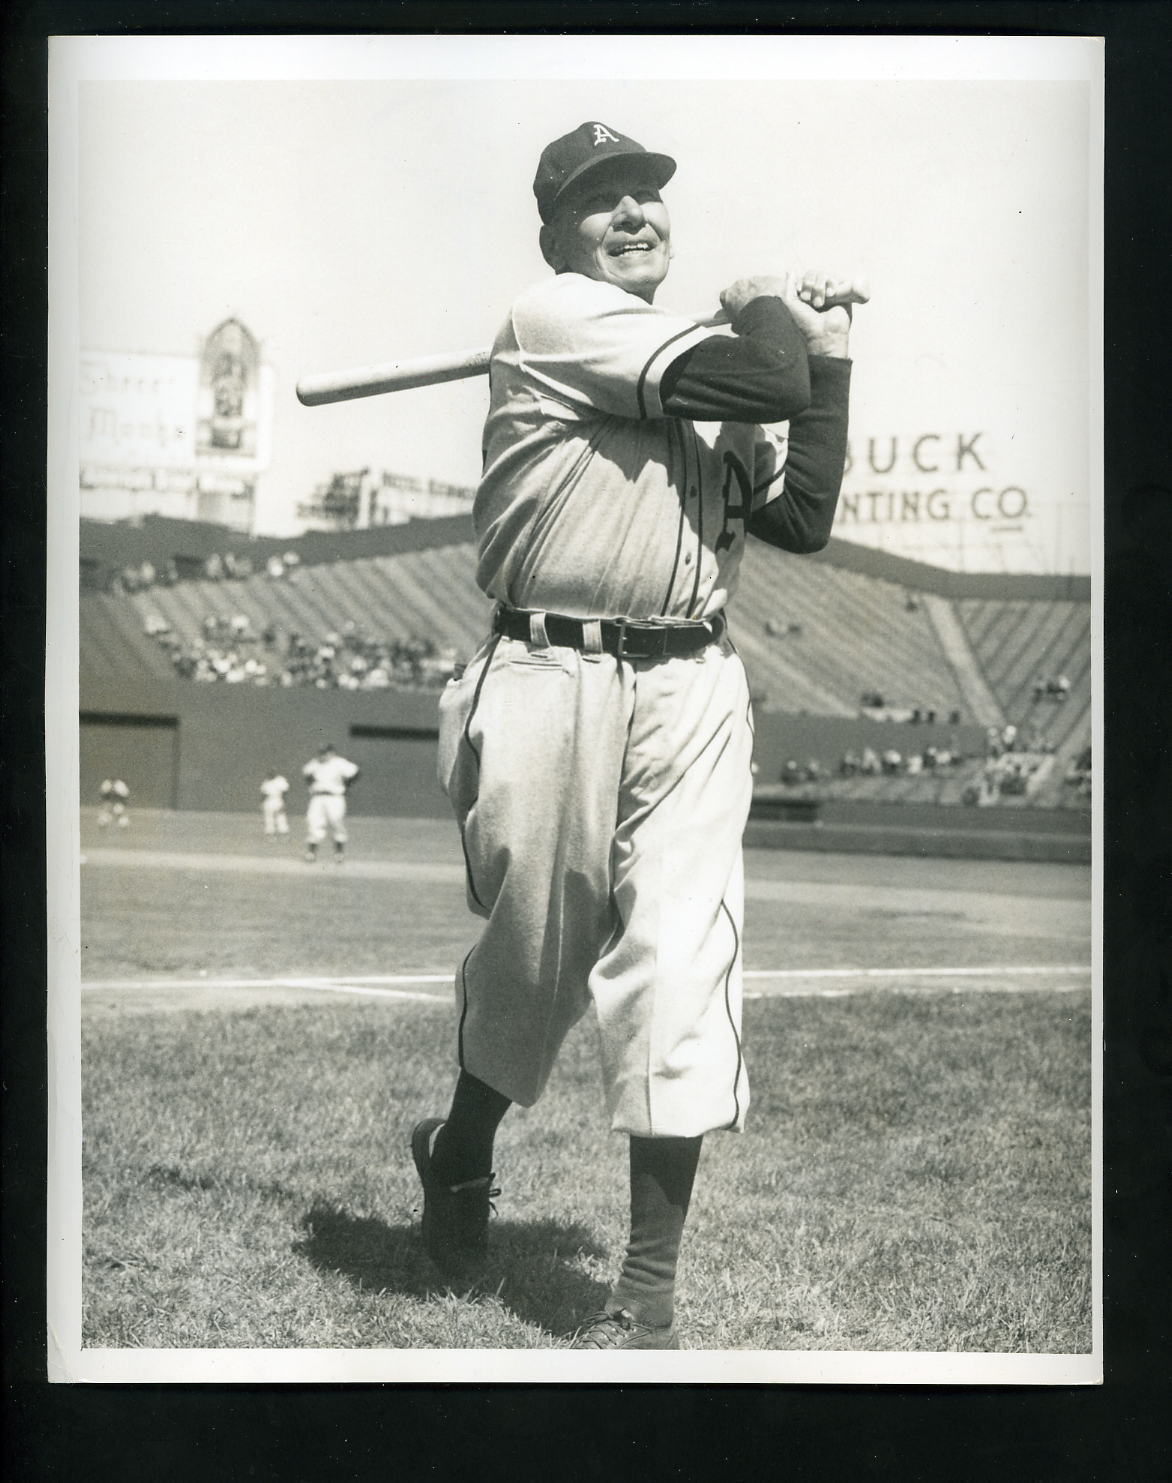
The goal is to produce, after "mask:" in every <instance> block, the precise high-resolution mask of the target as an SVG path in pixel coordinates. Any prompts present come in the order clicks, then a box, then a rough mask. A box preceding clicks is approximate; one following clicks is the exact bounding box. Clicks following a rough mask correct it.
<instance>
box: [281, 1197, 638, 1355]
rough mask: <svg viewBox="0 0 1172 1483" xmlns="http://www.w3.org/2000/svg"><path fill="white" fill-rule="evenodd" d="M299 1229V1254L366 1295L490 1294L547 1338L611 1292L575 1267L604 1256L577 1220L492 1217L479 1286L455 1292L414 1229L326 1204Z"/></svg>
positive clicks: (464, 1285) (576, 1320)
mask: <svg viewBox="0 0 1172 1483" xmlns="http://www.w3.org/2000/svg"><path fill="white" fill-rule="evenodd" d="M301 1224H302V1228H303V1230H304V1231H305V1237H304V1239H303V1240H301V1241H298V1242H296V1243H295V1244H294V1247H293V1249H294V1251H295V1252H297V1254H298V1255H300V1256H303V1257H305V1258H306V1259H307V1260H308V1261H310V1262H312V1263H313V1265H314V1266H315V1267H318V1268H319V1269H320V1270H322V1271H326V1272H337V1273H339V1274H341V1276H343V1277H345V1278H347V1279H348V1280H349V1281H350V1282H352V1283H354V1285H355V1286H356V1287H360V1288H361V1289H362V1290H363V1291H364V1292H395V1293H402V1294H404V1295H406V1296H408V1297H415V1298H420V1299H423V1298H426V1297H427V1296H428V1295H429V1294H432V1293H435V1292H445V1291H451V1292H455V1293H460V1294H462V1295H465V1296H467V1297H468V1298H469V1299H470V1300H475V1299H476V1298H477V1297H484V1296H492V1297H495V1298H496V1299H497V1300H498V1301H499V1302H500V1303H501V1304H502V1305H503V1306H504V1307H505V1308H507V1309H508V1310H509V1311H510V1312H511V1313H513V1314H515V1315H516V1316H517V1317H518V1318H520V1319H521V1320H522V1321H523V1322H525V1323H530V1324H533V1325H535V1326H536V1327H538V1328H541V1329H543V1330H544V1331H545V1332H546V1333H549V1334H564V1333H566V1332H567V1331H568V1330H569V1329H571V1328H572V1327H573V1326H574V1325H575V1324H576V1323H579V1322H581V1320H582V1318H583V1316H584V1315H585V1314H587V1313H591V1312H596V1311H597V1310H598V1309H599V1308H600V1307H601V1306H602V1303H603V1300H604V1299H605V1297H606V1295H607V1292H608V1291H609V1289H608V1287H607V1285H606V1283H604V1282H599V1281H597V1280H596V1279H595V1278H593V1277H590V1276H588V1275H587V1274H586V1273H585V1272H583V1271H580V1270H578V1268H577V1267H576V1266H574V1265H573V1263H575V1262H578V1261H580V1260H581V1259H583V1258H587V1259H591V1260H595V1261H597V1260H599V1259H602V1258H604V1257H605V1256H606V1253H605V1252H604V1251H603V1249H602V1248H601V1247H600V1246H599V1245H598V1243H597V1242H596V1241H595V1240H594V1239H593V1238H592V1237H591V1236H590V1234H589V1232H588V1231H587V1230H586V1228H585V1227H584V1226H581V1225H578V1224H576V1223H573V1222H565V1221H556V1220H541V1221H527V1222H522V1221H508V1220H502V1221H497V1220H494V1221H493V1222H492V1225H491V1226H490V1228H489V1255H488V1260H487V1261H486V1262H485V1264H484V1266H483V1268H482V1269H481V1271H480V1272H479V1274H478V1276H477V1279H476V1281H475V1283H472V1284H468V1283H459V1284H452V1285H451V1286H450V1287H449V1285H447V1284H445V1283H444V1281H443V1279H442V1278H440V1277H439V1276H438V1275H437V1273H436V1271H435V1269H434V1268H433V1267H432V1265H431V1263H430V1262H429V1261H428V1259H427V1256H426V1254H425V1253H424V1250H423V1247H422V1245H421V1243H420V1238H419V1230H418V1227H417V1226H407V1225H398V1226H393V1225H388V1224H387V1223H386V1222H385V1221H383V1220H379V1219H377V1218H376V1217H373V1216H357V1215H352V1214H351V1213H350V1212H349V1211H347V1210H340V1209H338V1208H337V1207H336V1206H333V1205H328V1204H324V1203H319V1204H316V1205H314V1206H313V1208H312V1209H311V1210H310V1211H309V1212H308V1214H306V1216H305V1217H304V1219H303V1220H302V1223H301Z"/></svg>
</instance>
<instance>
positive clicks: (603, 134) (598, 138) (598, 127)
mask: <svg viewBox="0 0 1172 1483" xmlns="http://www.w3.org/2000/svg"><path fill="white" fill-rule="evenodd" d="M605 139H609V140H610V142H611V143H612V144H621V143H622V140H621V139H620V138H619V136H618V135H617V134H612V133H611V132H610V130H609V129H608V128H607V127H606V125H605V124H595V125H594V144H595V147H597V146H598V145H600V144H601V143H602V142H603V141H604V140H605Z"/></svg>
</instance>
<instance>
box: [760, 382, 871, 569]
mask: <svg viewBox="0 0 1172 1483" xmlns="http://www.w3.org/2000/svg"><path fill="white" fill-rule="evenodd" d="M850 375H851V363H850V361H848V360H838V359H836V358H834V357H832V356H823V355H812V356H810V397H811V400H810V405H809V407H808V408H807V410H806V411H805V412H803V413H801V414H800V416H798V417H795V418H793V419H791V421H790V424H789V434H788V446H787V447H785V449H784V450H781V449H780V448H779V450H778V451H779V454H780V457H779V458H778V459H775V460H774V462H773V469H772V472H770V456H769V453H768V450H767V447H766V445H765V444H764V443H763V442H759V443H758V445H757V460H756V462H757V468H756V478H755V480H754V512H753V514H752V515H751V516H750V517H749V521H748V528H749V530H750V531H751V532H752V533H753V535H755V536H757V537H758V539H760V540H762V541H765V542H767V543H768V544H769V545H771V546H778V547H780V548H781V550H783V551H793V552H795V553H797V554H798V555H807V554H808V553H810V552H812V551H821V550H822V548H823V547H824V546H825V545H826V543H827V541H828V540H829V539H830V531H831V528H832V527H833V525H834V515H835V511H836V509H837V508H838V495H839V491H840V490H841V488H842V475H843V469H844V466H845V464H846V436H847V409H848V401H849V393H850Z"/></svg>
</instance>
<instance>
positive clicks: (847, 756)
mask: <svg viewBox="0 0 1172 1483" xmlns="http://www.w3.org/2000/svg"><path fill="white" fill-rule="evenodd" d="M860 767H861V761H860V758H859V757H858V755H857V753H855V752H852V751H851V750H850V749H849V748H848V749H847V750H846V751H845V752H844V753H843V754H842V761H841V762H839V764H838V775H839V777H842V778H853V777H855V776H856V775H857V774H858V772H859V769H860Z"/></svg>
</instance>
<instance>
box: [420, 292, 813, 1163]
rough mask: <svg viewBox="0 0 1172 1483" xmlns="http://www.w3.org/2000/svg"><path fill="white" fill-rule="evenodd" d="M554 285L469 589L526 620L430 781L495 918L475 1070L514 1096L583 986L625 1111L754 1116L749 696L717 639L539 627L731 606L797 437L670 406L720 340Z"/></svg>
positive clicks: (618, 1115) (716, 1123)
mask: <svg viewBox="0 0 1172 1483" xmlns="http://www.w3.org/2000/svg"><path fill="white" fill-rule="evenodd" d="M711 333H712V332H711V330H709V329H702V328H700V327H698V326H697V325H696V324H695V323H694V321H692V320H690V319H686V318H681V317H679V316H677V315H674V314H671V313H668V312H666V311H664V310H662V309H658V308H655V307H653V306H651V305H649V304H647V303H645V302H644V301H643V300H642V299H639V298H636V297H634V296H633V295H630V294H627V293H625V292H624V291H623V290H622V289H620V288H617V287H615V286H613V285H611V284H608V283H602V282H597V281H595V280H592V279H589V278H586V277H583V276H581V275H579V274H574V273H565V274H561V275H558V276H557V277H555V278H553V279H551V280H549V281H546V282H543V283H542V284H540V285H539V286H538V287H536V288H534V289H532V290H530V291H529V292H527V293H526V294H524V295H523V296H522V297H521V298H520V299H519V300H518V301H517V303H516V304H515V305H514V306H513V309H512V312H511V314H510V317H509V320H508V322H507V323H506V325H505V326H504V328H503V329H502V331H501V333H500V335H499V336H498V338H497V341H496V344H495V346H494V349H493V359H492V367H491V387H492V401H491V409H490V413H489V417H488V421H487V424H486V428H485V450H484V452H485V471H484V477H483V480H482V482H481V485H480V488H479V491H478V493H477V497H476V504H475V525H476V532H477V537H478V543H479V567H478V580H479V583H480V585H481V587H482V588H483V589H484V591H485V592H487V593H488V594H489V595H490V596H493V597H495V598H497V599H498V600H499V601H501V602H503V603H507V604H509V605H510V606H512V607H515V608H523V609H528V610H531V611H533V612H534V614H535V616H534V618H533V619H532V620H531V632H530V639H529V641H528V642H526V641H524V640H522V639H516V638H510V637H506V636H504V635H501V634H498V635H495V636H494V637H492V638H490V639H489V640H488V641H487V642H486V644H485V645H484V646H483V647H482V648H481V650H480V651H479V653H478V654H477V655H476V657H475V658H474V659H473V661H472V663H471V664H470V665H469V666H468V668H467V670H466V671H465V673H464V674H463V676H462V677H460V678H459V679H458V680H455V681H453V682H451V683H450V684H449V685H448V686H447V688H446V690H445V692H444V694H443V696H442V698H441V707H440V708H441V729H440V754H439V772H440V780H441V782H442V783H443V784H444V786H445V788H446V789H447V791H448V794H449V797H450V799H451V801H452V804H453V806H454V809H455V812H456V817H457V820H458V822H459V824H460V829H461V835H462V838H463V844H464V851H465V858H466V862H467V883H468V899H469V905H470V906H471V908H472V910H473V911H475V912H477V913H479V914H480V915H482V916H484V917H486V918H487V921H486V925H485V928H484V931H483V933H482V935H481V938H480V941H479V942H478V944H477V945H476V947H475V948H474V949H473V950H472V952H471V953H470V954H469V956H468V958H467V959H466V960H465V962H464V964H463V966H462V968H461V970H460V973H459V975H458V980H457V998H458V1004H459V1009H460V1019H459V1032H458V1050H459V1058H460V1064H461V1066H462V1067H464V1068H465V1069H467V1070H468V1071H469V1072H471V1073H472V1074H473V1075H474V1076H476V1077H478V1078H479V1079H480V1080H482V1081H484V1082H486V1083H487V1084H488V1085H489V1086H491V1087H494V1088H495V1089H496V1090H497V1091H499V1092H501V1093H503V1094H504V1095H506V1096H508V1097H509V1098H510V1099H511V1100H513V1101H516V1102H519V1103H521V1104H523V1105H530V1104H532V1103H533V1102H534V1101H535V1100H536V1098H537V1097H538V1096H539V1095H540V1093H541V1091H542V1088H543V1087H544V1085H545V1082H546V1079H547V1077H548V1074H549V1071H550V1069H551V1067H552V1064H553V1061H554V1058H555V1056H556V1054H557V1051H558V1048H559V1046H560V1044H561V1041H562V1039H563V1037H564V1036H565V1034H566V1033H567V1031H568V1030H569V1029H570V1027H571V1026H572V1025H573V1023H574V1022H575V1021H576V1020H577V1019H578V1018H579V1017H580V1016H581V1015H582V1014H583V1012H584V1011H585V1010H586V1008H587V1007H588V1006H589V1005H590V1003H591V1002H592V1001H593V1004H594V1006H595V1009H596V1013H597V1018H598V1024H599V1028H600V1032H601V1047H602V1064H603V1080H604V1086H605V1090H606V1095H607V1102H608V1107H609V1111H610V1115H611V1122H612V1126H613V1127H614V1128H615V1129H616V1130H620V1131H625V1132H628V1133H632V1134H636V1135H640V1136H675V1137H692V1136H696V1135H698V1134H701V1133H705V1132H708V1131H710V1130H712V1129H715V1128H736V1129H739V1128H740V1127H742V1126H743V1123H744V1117H745V1112H746V1109H747V1107H748V1103H749V1089H748V1079H747V1076H746V1071H745V1065H744V1059H743V1056H742V1053H741V1037H740V1030H741V919H742V914H743V906H742V900H743V883H742V866H741V836H742V833H743V830H744V825H745V821H746V818H747V816H748V809H749V802H750V798H751V793H752V777H751V773H750V761H751V753H752V719H751V714H750V703H749V692H748V685H747V682H746V679H745V673H744V668H743V666H742V664H741V661H740V658H739V656H738V655H737V654H736V651H735V650H734V648H733V647H732V644H731V642H730V641H729V640H728V638H727V637H724V638H722V640H721V641H720V642H719V643H711V644H708V645H707V646H706V647H704V648H702V649H700V650H699V651H698V652H697V653H696V654H694V655H690V656H688V657H683V658H669V659H660V660H638V659H636V660H628V659H619V658H616V657H613V656H612V655H610V654H608V653H603V652H593V653H589V652H578V651H577V650H576V649H573V648H566V647H552V646H550V645H548V644H547V643H546V642H545V641H544V629H543V623H542V616H541V615H542V614H543V613H558V614H568V615H571V616H575V617H580V618H617V617H628V618H635V619H647V618H659V619H662V620H664V621H665V622H669V623H670V622H679V621H681V620H697V619H702V618H707V617H710V616H712V615H714V614H717V613H719V612H720V611H721V610H722V609H723V608H724V606H725V604H726V602H727V601H728V599H729V597H730V596H731V594H732V592H733V590H734V588H735V585H736V578H737V568H738V565H739V561H740V557H741V552H742V550H743V547H744V540H745V521H746V518H747V517H748V515H749V513H750V511H751V510H752V509H753V508H756V507H757V506H758V505H759V504H762V503H764V502H765V501H766V500H767V499H770V498H772V497H773V496H774V495H775V494H776V493H777V492H778V486H779V482H780V480H781V478H782V475H783V471H784V465H785V443H784V439H782V438H779V437H776V436H773V435H771V434H769V433H767V432H765V431H764V430H763V429H761V428H760V427H756V426H754V425H752V424H750V423H746V422H725V423H696V422H690V421H687V420H684V419H680V418H675V417H668V416H666V415H665V414H664V412H663V408H662V405H661V402H660V377H661V376H662V374H663V372H664V370H665V369H666V368H667V366H668V365H670V364H671V362H672V360H674V359H675V358H676V357H677V356H678V355H680V354H681V353H682V351H684V350H686V349H688V348H689V347H690V346H691V345H694V344H697V343H699V341H700V340H702V339H704V338H707V337H708V336H709V335H711Z"/></svg>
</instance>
